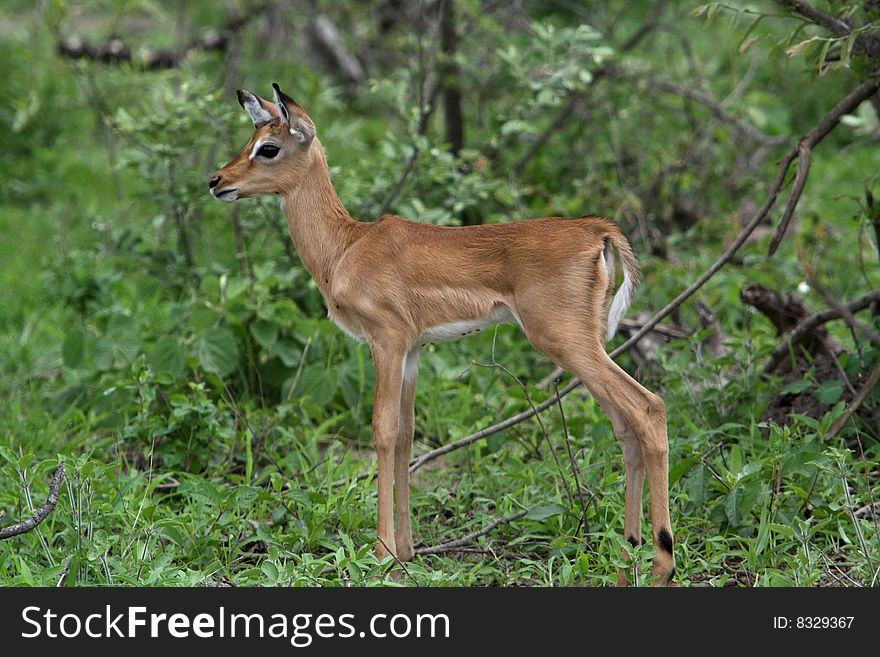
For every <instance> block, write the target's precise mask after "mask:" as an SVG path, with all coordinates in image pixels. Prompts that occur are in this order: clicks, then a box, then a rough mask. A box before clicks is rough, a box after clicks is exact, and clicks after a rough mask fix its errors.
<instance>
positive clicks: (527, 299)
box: [209, 84, 675, 585]
mask: <svg viewBox="0 0 880 657" xmlns="http://www.w3.org/2000/svg"><path fill="white" fill-rule="evenodd" d="M272 86H273V88H274V89H275V96H274V100H273V101H267V100H265V99H263V98H259V97H258V96H255V95H254V94H252V93H250V92H247V91H242V90H240V91H239V92H238V100H239V103H241V106H242V107H243V108H244V110H245V111H246V112H247V114H248V115H249V116H250V118H251V119H252V120H253V123H254V128H255V132H254V135H253V137H251V140H250V141H249V142H248V144H247V146H245V148H244V150H242V151H241V153H239V154H238V156H236V157H235V158H234V159H233V160H232V161H230V162H229V163H228V164H226V166H224V167H223V168H222V169H220V170H219V171H217V172H216V173H215V174H214V175H213V176H212V177H211V180H210V183H209V185H210V190H211V194H213V195H214V197H215V198H218V199H220V200H221V201H230V202H231V201H235V200H236V199H240V198H247V197H251V196H257V195H260V194H271V195H275V196H280V197H281V202H282V206H283V208H284V211H285V213H286V214H287V223H288V226H289V228H290V235H291V237H292V238H293V242H294V244H295V245H296V249H297V251H298V252H299V255H300V258H301V259H302V262H303V264H304V265H305V267H306V268H307V269H308V270H309V272H310V273H311V274H312V276H314V278H315V280H316V281H317V283H318V287H319V288H320V290H321V293H322V294H323V295H324V298H325V300H326V302H327V308H328V311H329V315H330V317H331V318H332V319H333V321H334V322H336V324H337V325H339V327H340V328H341V329H342V330H344V331H345V332H346V333H348V334H349V335H352V336H353V337H355V338H357V339H359V340H364V341H366V342H367V343H368V344H369V345H370V349H371V350H372V354H373V361H374V363H375V366H376V398H375V403H374V407H373V435H374V443H375V447H376V454H377V458H378V464H379V503H378V511H379V513H378V516H379V517H378V528H377V533H378V539H379V540H378V544H377V546H376V552H377V553H378V554H379V555H380V556H386V555H387V554H388V552H389V551H390V552H393V553H394V554H395V556H396V557H397V558H398V559H400V560H402V561H406V560H408V559H411V558H412V557H413V539H412V529H411V525H410V508H409V459H410V451H411V446H412V439H413V403H414V398H415V391H416V376H417V373H418V366H419V354H420V351H421V349H422V347H424V346H425V345H426V344H427V343H431V342H438V341H440V340H449V339H453V338H458V337H461V336H463V335H467V334H469V333H472V332H474V331H477V330H479V329H482V328H484V327H487V326H491V325H493V324H495V323H498V322H503V321H507V320H514V321H516V322H517V323H518V324H519V325H520V326H521V327H522V329H523V331H525V334H526V336H527V337H528V339H529V340H530V341H531V343H532V344H533V345H534V346H535V347H537V348H538V349H539V350H541V351H542V352H543V353H545V354H546V355H547V356H548V357H550V358H551V359H552V360H553V361H554V362H555V363H556V364H557V365H559V366H560V367H563V368H564V369H567V370H570V371H572V372H574V373H575V374H576V375H577V376H578V377H579V378H580V379H581V380H582V381H583V382H584V383H585V384H586V386H587V388H588V389H589V391H590V393H591V394H592V395H593V396H594V397H595V399H596V400H597V401H598V402H599V404H600V405H601V407H602V408H603V409H604V410H605V412H606V413H607V414H608V415H609V416H610V418H611V422H612V425H613V427H614V432H615V434H616V435H617V437H618V439H619V440H620V443H621V445H622V447H623V458H624V463H625V465H626V473H627V477H626V515H625V520H624V531H625V535H626V537H627V540H629V541H630V542H631V543H632V544H633V545H637V544H639V543H640V542H641V524H640V521H641V515H642V485H643V482H644V478H645V475H646V474H647V477H648V486H649V489H650V498H651V523H652V526H653V531H654V536H653V538H654V547H655V548H656V556H655V557H654V575H655V584H659V585H665V584H668V583H669V582H670V580H671V579H672V576H673V574H674V573H675V560H674V557H673V540H672V530H671V527H670V523H669V502H668V492H667V481H668V466H667V453H668V446H667V438H666V408H665V406H664V404H663V400H662V399H660V397H658V396H657V395H655V394H653V393H651V392H649V391H648V390H646V389H645V388H643V387H642V386H641V385H640V384H639V383H637V382H636V381H635V380H634V379H632V378H631V377H630V376H629V375H628V374H627V373H626V372H624V371H623V370H622V369H620V367H618V366H617V365H616V364H615V363H614V362H613V361H612V360H611V359H610V358H609V357H608V355H607V353H606V352H605V348H604V343H605V341H606V340H608V339H610V338H611V337H612V336H613V335H614V331H615V329H616V328H617V323H618V322H619V320H620V319H621V317H623V315H624V313H625V312H626V309H627V307H628V306H629V303H630V299H631V297H632V295H633V292H634V291H635V288H636V285H637V283H638V277H639V266H638V260H637V258H636V256H635V254H634V253H633V251H632V248H631V247H630V244H629V242H628V240H627V239H626V237H625V236H624V235H623V233H621V231H620V229H618V228H617V226H616V225H615V224H613V223H612V222H611V221H609V220H608V219H603V218H601V217H581V218H578V219H562V218H557V217H553V218H543V219H530V220H523V221H515V222H510V223H503V224H492V225H484V226H467V227H461V228H448V227H440V226H434V225H429V224H422V223H418V222H415V221H408V220H406V219H402V218H400V217H396V216H392V215H385V216H383V217H381V218H379V219H378V220H377V221H374V222H359V221H355V220H354V219H352V217H351V215H349V213H348V212H347V211H346V209H345V207H344V206H343V205H342V202H341V201H340V200H339V197H338V196H337V195H336V191H335V190H334V189H333V185H332V183H331V182H330V173H329V170H328V168H327V160H326V158H325V155H324V149H323V148H322V147H321V143H320V141H319V140H318V138H317V137H316V136H315V124H314V122H313V121H312V119H311V118H310V117H309V115H308V114H307V113H306V111H305V110H304V109H303V108H302V106H300V105H299V104H298V103H297V102H296V101H294V100H293V99H292V98H290V97H288V96H286V95H285V94H283V93H282V92H281V90H280V89H279V88H278V85H277V84H273V85H272ZM615 250H617V252H618V253H619V254H620V260H621V262H622V268H623V284H622V285H621V287H620V289H619V290H617V293H616V294H615V293H614V286H615V265H614V251H615ZM395 516H396V520H397V522H396V524H395ZM626 583H627V579H626V574H625V573H624V572H622V571H621V572H620V573H619V574H618V584H620V585H625V584H626Z"/></svg>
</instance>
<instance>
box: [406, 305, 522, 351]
mask: <svg viewBox="0 0 880 657" xmlns="http://www.w3.org/2000/svg"><path fill="white" fill-rule="evenodd" d="M511 319H513V313H512V312H510V308H508V307H507V306H504V305H498V306H497V307H496V308H495V310H494V311H493V312H491V313H489V314H488V315H486V316H484V317H480V318H478V319H468V320H464V321H460V322H449V323H448V324H438V325H437V326H432V327H431V328H429V329H427V330H426V331H425V332H424V333H422V335H420V336H419V340H418V343H419V344H421V345H425V344H430V343H435V342H442V341H444V340H455V339H457V338H461V337H464V336H466V335H470V334H471V333H476V332H477V331H482V330H483V329H484V328H487V327H489V326H494V325H495V324H498V323H499V322H506V321H509V320H511Z"/></svg>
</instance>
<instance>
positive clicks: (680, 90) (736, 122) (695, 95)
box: [648, 78, 788, 147]
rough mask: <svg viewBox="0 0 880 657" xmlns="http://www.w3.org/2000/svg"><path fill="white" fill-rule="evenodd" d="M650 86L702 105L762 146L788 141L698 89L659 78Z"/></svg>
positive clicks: (651, 80) (650, 80)
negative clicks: (734, 112)
mask: <svg viewBox="0 0 880 657" xmlns="http://www.w3.org/2000/svg"><path fill="white" fill-rule="evenodd" d="M648 84H649V85H651V86H652V87H654V88H655V89H659V90H660V91H664V92H666V93H670V94H675V95H676V96H681V97H683V98H687V99H689V100H693V101H696V102H698V103H700V104H701V105H703V106H704V107H706V108H707V109H708V110H709V111H711V112H712V115H713V116H714V117H715V118H716V119H718V120H719V121H721V122H723V123H729V124H730V125H732V126H733V127H734V128H736V130H737V132H739V133H740V134H742V135H743V136H744V137H747V138H749V139H751V140H753V141H756V142H758V143H760V144H765V145H767V146H770V147H772V146H778V145H780V144H783V143H785V142H787V141H788V138H787V137H782V136H779V137H771V136H770V135H766V134H764V133H763V132H761V131H760V130H758V129H757V128H756V127H754V126H753V125H752V124H751V123H749V122H748V121H745V120H743V119H741V118H739V117H738V116H734V115H732V114H730V113H728V112H727V110H726V109H724V104H723V103H721V102H719V101H717V100H715V99H714V98H711V97H710V96H708V95H707V94H705V93H703V92H702V91H699V90H698V89H691V88H689V87H684V86H681V85H677V84H673V83H672V82H669V81H667V80H662V79H658V78H652V79H649V80H648Z"/></svg>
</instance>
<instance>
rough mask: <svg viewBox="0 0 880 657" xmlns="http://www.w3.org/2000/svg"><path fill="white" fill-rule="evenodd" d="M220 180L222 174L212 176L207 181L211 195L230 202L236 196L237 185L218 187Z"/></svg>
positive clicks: (221, 179)
mask: <svg viewBox="0 0 880 657" xmlns="http://www.w3.org/2000/svg"><path fill="white" fill-rule="evenodd" d="M222 181H223V176H214V177H213V178H211V180H210V181H208V188H209V189H210V190H211V196H213V197H214V198H216V199H219V200H221V201H226V202H227V203H232V201H234V200H235V199H237V198H238V187H227V188H225V189H220V183H221V182H222Z"/></svg>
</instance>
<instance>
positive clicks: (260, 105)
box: [236, 89, 274, 128]
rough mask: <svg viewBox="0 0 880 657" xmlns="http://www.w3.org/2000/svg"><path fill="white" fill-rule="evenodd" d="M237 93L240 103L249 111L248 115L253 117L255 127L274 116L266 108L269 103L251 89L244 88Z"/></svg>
mask: <svg viewBox="0 0 880 657" xmlns="http://www.w3.org/2000/svg"><path fill="white" fill-rule="evenodd" d="M236 93H237V94H238V102H239V104H240V105H241V106H242V107H243V108H244V111H245V112H247V115H248V116H249V117H251V121H253V122H254V127H255V128H259V127H261V126H264V125H266V124H267V123H268V122H269V121H271V120H272V119H273V118H274V117H273V116H272V114H271V113H270V112H269V110H268V109H266V106H267V105H269V103H267V102H266V101H265V100H263V99H262V98H259V97H257V96H255V95H254V94H252V93H251V92H250V91H245V90H244V89H239V90H238V91H237V92H236Z"/></svg>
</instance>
